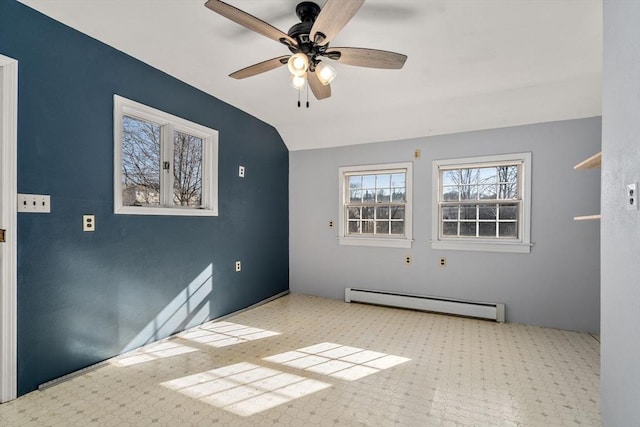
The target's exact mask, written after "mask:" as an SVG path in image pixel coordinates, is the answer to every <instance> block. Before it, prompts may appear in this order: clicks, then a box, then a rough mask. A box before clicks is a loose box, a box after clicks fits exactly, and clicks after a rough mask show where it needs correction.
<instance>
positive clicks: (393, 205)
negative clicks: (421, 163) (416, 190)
mask: <svg viewBox="0 0 640 427" xmlns="http://www.w3.org/2000/svg"><path fill="white" fill-rule="evenodd" d="M339 181H340V208H341V213H340V230H339V238H340V244H342V245H361V246H387V247H402V248H410V247H411V244H412V223H411V218H412V211H411V192H412V164H411V163H394V164H385V165H373V166H371V165H369V166H352V167H342V168H340V169H339Z"/></svg>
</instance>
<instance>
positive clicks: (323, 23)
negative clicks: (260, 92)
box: [205, 0, 407, 106]
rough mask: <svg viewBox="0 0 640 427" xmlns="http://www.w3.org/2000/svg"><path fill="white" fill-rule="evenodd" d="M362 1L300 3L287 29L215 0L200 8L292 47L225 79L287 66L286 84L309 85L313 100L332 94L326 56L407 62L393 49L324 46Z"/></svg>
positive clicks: (352, 61)
mask: <svg viewBox="0 0 640 427" xmlns="http://www.w3.org/2000/svg"><path fill="white" fill-rule="evenodd" d="M363 3H364V0H327V2H326V3H325V5H324V7H323V8H320V6H318V5H317V4H316V3H314V2H311V1H303V2H301V3H299V4H298V5H297V6H296V15H297V16H298V18H299V19H300V22H299V23H297V24H295V25H293V26H292V27H291V28H290V29H289V31H288V32H287V33H284V32H282V31H280V30H279V29H277V28H275V27H273V26H272V25H270V24H268V23H266V22H264V21H262V20H260V19H258V18H256V17H255V16H253V15H250V14H248V13H247V12H244V11H242V10H240V9H238V8H236V7H234V6H231V5H229V4H227V3H224V2H222V1H219V0H208V1H207V2H206V3H205V6H206V7H207V8H209V9H211V10H212V11H214V12H216V13H218V14H219V15H221V16H223V17H225V18H227V19H229V20H231V21H233V22H235V23H237V24H239V25H242V26H243V27H245V28H248V29H249V30H251V31H255V32H257V33H258V34H262V35H263V36H265V37H268V38H270V39H272V40H275V41H277V42H279V43H281V44H283V45H285V46H286V47H287V48H288V49H289V51H291V55H289V56H279V57H276V58H272V59H268V60H266V61H262V62H260V63H258V64H254V65H251V66H249V67H246V68H243V69H241V70H238V71H236V72H234V73H231V74H230V75H229V76H230V77H232V78H235V79H244V78H247V77H251V76H255V75H257V74H261V73H264V72H267V71H270V70H273V69H276V68H279V67H281V66H282V65H284V64H287V68H288V69H289V72H290V73H291V75H292V78H291V80H290V84H291V85H292V86H293V87H294V88H296V89H298V90H299V91H300V90H302V89H303V88H304V87H305V86H306V84H308V88H310V89H311V92H312V93H313V95H314V96H315V97H316V99H318V100H321V99H325V98H328V97H330V96H331V86H330V83H331V82H332V81H333V79H334V78H335V76H336V70H335V69H334V68H333V67H332V66H331V65H329V64H327V63H326V62H322V60H323V59H325V58H326V59H329V60H332V61H336V62H339V63H342V64H345V65H352V66H358V67H369V68H384V69H400V68H402V67H403V66H404V63H405V62H406V60H407V56H406V55H403V54H400V53H396V52H389V51H384V50H376V49H366V48H356V47H337V48H330V47H329V43H330V42H331V40H332V39H333V38H334V37H335V36H336V35H337V34H338V33H339V32H340V31H341V30H342V28H344V26H345V25H346V24H347V23H348V22H349V21H350V20H351V18H353V16H354V15H355V14H356V13H357V12H358V10H359V9H360V7H361V6H362V4H363ZM299 105H300V102H298V106H299ZM307 106H308V101H307Z"/></svg>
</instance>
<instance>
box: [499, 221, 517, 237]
mask: <svg viewBox="0 0 640 427" xmlns="http://www.w3.org/2000/svg"><path fill="white" fill-rule="evenodd" d="M498 226H499V228H498V229H499V230H500V232H499V236H500V237H518V234H517V229H516V223H515V222H499V223H498Z"/></svg>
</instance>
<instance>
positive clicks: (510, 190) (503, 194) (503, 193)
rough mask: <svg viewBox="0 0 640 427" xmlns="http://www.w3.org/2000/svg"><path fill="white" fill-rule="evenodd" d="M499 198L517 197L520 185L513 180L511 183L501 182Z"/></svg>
mask: <svg viewBox="0 0 640 427" xmlns="http://www.w3.org/2000/svg"><path fill="white" fill-rule="evenodd" d="M498 198H500V199H517V198H518V185H517V184H516V183H515V182H513V183H510V184H500V185H499V186H498Z"/></svg>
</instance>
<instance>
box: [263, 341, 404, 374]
mask: <svg viewBox="0 0 640 427" xmlns="http://www.w3.org/2000/svg"><path fill="white" fill-rule="evenodd" d="M262 360H266V361H267V362H273V363H278V364H281V365H285V366H289V367H292V368H298V369H304V370H306V371H309V372H314V373H316V374H322V375H328V376H330V377H333V378H339V379H343V380H347V381H355V380H358V379H360V378H364V377H366V376H368V375H371V374H375V373H377V372H380V371H382V370H384V369H389V368H392V367H394V366H397V365H400V364H401V363H405V362H408V361H410V360H411V359H408V358H406V357H401V356H394V355H391V354H386V353H380V352H377V351H370V350H364V349H361V348H357V347H350V346H346V345H341V344H335V343H330V342H324V343H320V344H316V345H312V346H309V347H304V348H300V349H298V350H295V351H287V352H285V353H280V354H276V355H275V356H269V357H265V358H263V359H262Z"/></svg>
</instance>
